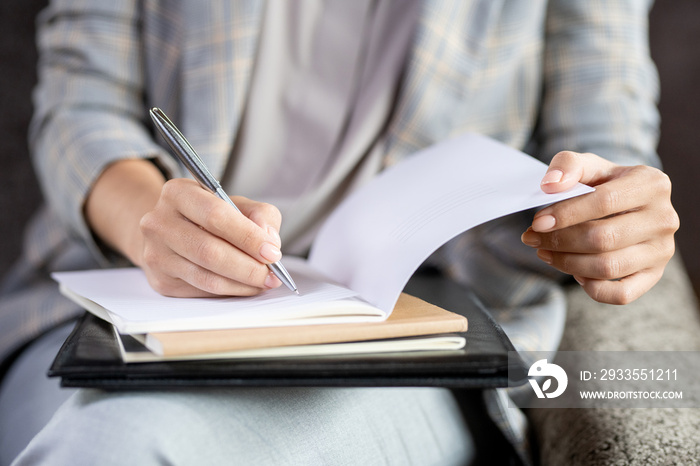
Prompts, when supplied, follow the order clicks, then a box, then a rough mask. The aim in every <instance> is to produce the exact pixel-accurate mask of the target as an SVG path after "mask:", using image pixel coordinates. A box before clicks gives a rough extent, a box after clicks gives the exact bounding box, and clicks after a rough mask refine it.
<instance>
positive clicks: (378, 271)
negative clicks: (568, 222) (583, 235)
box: [309, 134, 593, 312]
mask: <svg viewBox="0 0 700 466" xmlns="http://www.w3.org/2000/svg"><path fill="white" fill-rule="evenodd" d="M445 167H447V169H446V168H445ZM546 170H547V166H546V165H545V164H543V163H542V162H540V161H538V160H536V159H534V158H532V157H530V156H527V155H525V154H523V153H522V152H520V151H517V150H515V149H512V148H510V147H508V146H506V145H503V144H501V143H498V142H496V141H494V140H492V139H489V138H486V137H483V136H479V135H475V134H468V135H465V136H462V137H459V138H456V139H452V140H449V141H446V142H444V143H441V144H438V145H435V146H432V147H429V148H428V149H426V150H423V151H421V152H418V153H416V154H414V155H412V156H410V157H409V158H407V159H406V160H403V161H401V162H400V163H399V164H397V165H396V166H394V167H391V168H390V169H388V170H385V171H384V172H383V173H381V174H380V175H379V176H377V177H376V178H374V179H373V180H371V181H370V182H369V183H367V184H366V185H364V186H362V188H361V189H359V190H358V191H356V192H355V193H353V194H352V195H351V196H349V197H348V198H346V199H345V200H344V201H343V203H341V205H340V206H339V207H338V208H337V209H336V210H335V211H334V212H333V214H332V215H331V216H330V217H329V219H328V220H327V221H326V222H325V224H324V225H323V227H322V229H321V230H320V232H319V233H318V236H317V237H316V239H315V241H314V245H313V248H312V251H311V256H310V258H309V263H310V264H311V265H312V266H313V267H314V268H316V269H318V270H319V271H321V272H322V273H323V274H325V275H327V276H328V277H331V278H332V279H333V280H335V281H337V282H338V283H340V284H342V285H344V286H346V287H348V288H350V289H353V290H355V291H357V292H358V293H359V295H360V296H361V297H362V298H363V299H365V300H367V301H368V302H370V303H371V304H374V305H375V306H377V307H378V308H380V309H382V310H384V311H386V312H391V309H393V307H394V304H395V303H396V300H397V299H398V297H399V294H400V293H401V291H402V290H403V288H404V286H405V285H406V283H407V282H408V280H409V278H410V277H411V275H413V273H414V272H415V270H416V269H417V268H418V267H419V266H420V265H421V264H422V263H423V262H424V261H425V259H427V258H428V256H429V255H430V254H432V253H433V252H434V251H435V250H437V248H439V247H440V246H442V245H443V244H444V243H446V242H447V241H449V240H450V239H452V238H453V237H454V236H456V235H458V234H459V233H462V232H464V231H466V230H468V229H470V228H473V227H475V226H477V225H479V224H481V223H484V222H487V221H489V220H493V219H495V218H498V217H502V216H504V215H507V214H511V213H514V212H519V211H521V210H525V209H529V208H533V207H538V206H542V205H545V204H550V203H553V202H557V201H560V200H563V199H567V198H570V197H574V196H578V195H581V194H584V193H588V192H591V191H593V189H592V188H590V187H587V186H584V185H581V184H579V185H578V186H576V187H574V188H573V189H571V190H569V191H567V192H565V193H560V194H545V193H544V192H542V190H541V189H540V182H541V180H542V177H543V176H544V174H545V172H546Z"/></svg>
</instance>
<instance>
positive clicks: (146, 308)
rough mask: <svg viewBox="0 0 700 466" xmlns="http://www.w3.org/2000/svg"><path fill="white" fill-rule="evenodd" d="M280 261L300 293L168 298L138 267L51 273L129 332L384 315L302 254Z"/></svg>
mask: <svg viewBox="0 0 700 466" xmlns="http://www.w3.org/2000/svg"><path fill="white" fill-rule="evenodd" d="M284 264H285V266H286V267H287V269H288V270H289V272H290V273H292V274H293V275H294V280H295V281H296V283H297V286H298V287H299V289H300V290H303V292H302V294H301V295H300V296H297V295H295V294H292V293H291V292H290V291H289V290H288V289H287V288H285V287H283V286H282V287H279V288H276V289H274V290H269V291H265V292H263V293H262V294H260V295H258V296H253V297H245V298H170V297H165V296H162V295H160V294H159V293H157V292H156V291H154V290H153V289H152V288H151V287H150V285H149V284H148V281H147V280H146V277H145V275H144V273H143V271H141V269H138V268H126V269H106V270H88V271H78V272H59V273H55V274H53V277H54V279H56V280H57V281H58V282H59V283H60V284H61V287H62V288H63V289H65V288H67V289H68V290H70V292H72V293H73V294H74V295H78V296H70V297H71V298H72V299H74V300H75V301H76V302H79V303H80V304H81V305H83V306H84V307H85V308H87V309H88V310H89V311H91V312H93V313H94V314H96V315H97V316H98V317H101V318H103V319H105V318H107V320H109V321H110V322H111V323H112V324H114V325H115V326H116V327H117V329H118V330H119V332H121V333H127V334H130V333H148V332H167V331H181V330H207V329H212V328H241V327H265V326H273V325H281V321H285V325H301V324H304V325H311V324H314V323H330V322H329V321H328V319H327V317H328V316H331V318H332V322H333V323H336V322H337V323H345V322H370V321H379V320H384V319H385V318H386V314H384V313H383V312H381V311H379V310H377V309H372V308H371V306H369V305H368V304H366V303H363V302H362V301H360V300H358V299H357V298H354V297H355V296H356V295H357V293H356V292H354V291H352V290H349V289H347V288H344V287H341V286H338V285H335V284H332V283H328V282H327V281H326V280H325V279H324V278H323V277H322V276H320V275H319V274H318V272H314V271H313V270H312V269H310V268H309V267H308V266H307V265H306V264H305V262H304V261H302V260H301V259H298V258H294V257H285V259H284ZM80 296H82V297H83V298H87V300H85V299H82V300H80ZM91 302H92V304H91ZM349 311H355V313H354V314H353V313H352V312H349ZM302 318H304V320H301V319H302Z"/></svg>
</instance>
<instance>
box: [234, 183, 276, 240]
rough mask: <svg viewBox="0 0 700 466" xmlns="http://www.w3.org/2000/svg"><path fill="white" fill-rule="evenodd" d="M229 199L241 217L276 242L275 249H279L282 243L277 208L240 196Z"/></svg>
mask: <svg viewBox="0 0 700 466" xmlns="http://www.w3.org/2000/svg"><path fill="white" fill-rule="evenodd" d="M231 199H232V200H233V202H234V203H235V204H236V206H238V208H239V209H240V211H241V212H242V213H243V215H245V216H246V217H248V218H249V219H250V220H252V221H253V222H254V223H255V224H256V225H258V226H259V227H260V228H262V229H263V230H265V231H266V232H267V233H269V234H270V236H271V237H272V238H273V239H274V240H275V241H276V245H277V247H281V245H282V241H281V240H280V235H279V231H280V226H281V225H282V214H281V213H280V211H279V209H278V208H277V207H275V206H273V205H272V204H268V203H265V202H257V201H252V200H250V199H248V198H246V197H242V196H234V197H232V198H231Z"/></svg>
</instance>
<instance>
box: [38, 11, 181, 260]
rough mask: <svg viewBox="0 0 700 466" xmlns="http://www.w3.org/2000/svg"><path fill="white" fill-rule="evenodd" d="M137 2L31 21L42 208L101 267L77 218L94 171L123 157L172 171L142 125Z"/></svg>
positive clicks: (96, 174) (171, 161)
mask: <svg viewBox="0 0 700 466" xmlns="http://www.w3.org/2000/svg"><path fill="white" fill-rule="evenodd" d="M137 3H138V2H136V1H128V2H127V1H114V0H99V1H97V0H84V1H66V0H64V1H55V2H52V3H51V5H50V6H49V7H47V8H46V9H45V10H44V11H43V12H42V13H41V14H40V16H39V18H38V20H37V30H38V34H37V45H38V51H39V65H38V79H39V84H38V86H37V88H36V90H35V93H34V104H35V113H34V117H33V119H32V123H31V127H30V131H29V144H30V148H31V153H32V158H33V163H34V166H35V169H36V172H37V175H38V178H39V183H40V185H41V188H42V191H43V193H44V197H45V199H46V201H47V202H48V203H49V205H50V207H51V208H52V209H53V210H54V211H55V212H56V213H58V215H59V217H60V218H61V220H62V222H63V223H64V225H65V226H66V228H67V229H68V230H69V232H70V233H71V234H72V235H75V236H79V237H81V238H82V239H83V240H84V241H85V242H86V243H87V244H88V246H89V247H90V248H91V249H92V251H93V252H94V253H95V254H96V256H97V258H98V259H100V260H102V261H103V262H104V259H105V257H104V256H102V254H101V252H100V249H99V248H98V247H97V245H96V243H95V241H94V239H93V237H92V235H91V232H90V230H89V228H88V226H87V224H86V221H85V218H84V216H83V205H84V202H85V199H86V196H87V194H88V193H89V191H90V189H91V187H92V185H93V183H94V182H95V180H96V179H97V178H98V177H99V175H100V174H101V173H102V171H103V170H104V169H105V168H106V167H107V166H108V165H110V164H111V163H114V162H116V161H118V160H121V159H128V158H132V159H133V158H148V159H152V160H154V162H155V163H157V164H158V165H159V167H160V168H161V169H162V170H163V171H164V172H165V173H166V174H169V173H174V172H175V171H177V170H178V169H177V164H176V163H175V161H174V159H173V158H172V157H171V156H169V155H168V154H167V152H165V151H164V150H163V149H162V148H161V147H159V146H158V145H157V144H156V143H155V141H154V140H153V137H152V135H151V134H150V132H149V130H148V126H146V120H147V118H148V112H147V108H146V105H145V90H144V84H143V83H144V66H143V56H142V50H143V47H142V45H141V43H140V36H141V35H140V31H139V28H140V18H139V12H138V8H137Z"/></svg>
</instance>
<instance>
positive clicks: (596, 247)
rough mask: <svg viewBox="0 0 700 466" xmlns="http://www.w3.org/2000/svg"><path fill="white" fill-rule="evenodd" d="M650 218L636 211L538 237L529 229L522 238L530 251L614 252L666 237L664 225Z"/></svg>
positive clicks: (537, 233) (540, 234)
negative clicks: (531, 248)
mask: <svg viewBox="0 0 700 466" xmlns="http://www.w3.org/2000/svg"><path fill="white" fill-rule="evenodd" d="M649 217H650V216H649V215H648V213H647V212H646V211H637V212H628V213H626V214H624V215H616V216H612V217H608V218H605V219H600V220H591V221H588V222H584V223H579V224H577V225H573V226H570V227H568V228H564V229H562V230H554V231H550V232H548V233H539V232H536V231H535V230H533V229H532V228H528V229H527V231H526V232H525V233H523V234H522V236H521V240H522V242H523V243H525V244H526V245H528V246H530V247H533V248H538V249H546V250H549V251H559V252H578V253H600V252H607V251H615V250H617V249H623V248H626V247H629V246H632V245H634V244H638V243H641V242H644V241H646V240H647V239H648V238H651V237H655V236H657V235H660V234H661V233H663V231H664V228H665V227H664V224H663V223H662V222H657V221H654V219H653V218H649ZM640 226H643V228H641V227H640Z"/></svg>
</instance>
